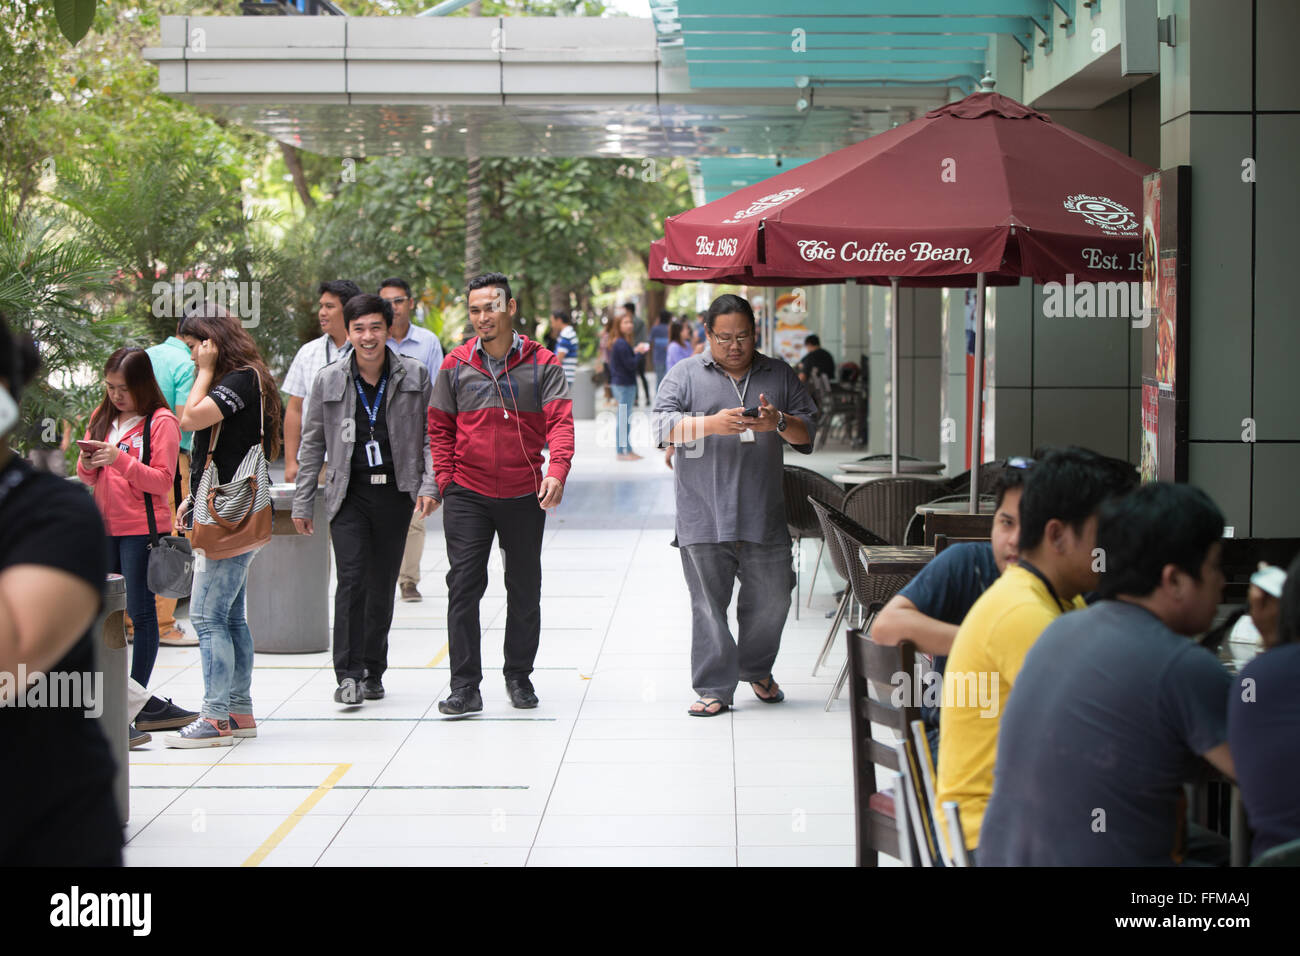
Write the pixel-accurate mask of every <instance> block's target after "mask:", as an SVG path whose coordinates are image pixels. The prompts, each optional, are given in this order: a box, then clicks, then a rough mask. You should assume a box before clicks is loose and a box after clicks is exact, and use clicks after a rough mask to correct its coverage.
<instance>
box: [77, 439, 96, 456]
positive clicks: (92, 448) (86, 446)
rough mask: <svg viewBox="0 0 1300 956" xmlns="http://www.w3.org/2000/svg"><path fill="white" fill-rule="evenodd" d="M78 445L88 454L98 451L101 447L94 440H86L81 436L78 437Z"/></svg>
mask: <svg viewBox="0 0 1300 956" xmlns="http://www.w3.org/2000/svg"><path fill="white" fill-rule="evenodd" d="M77 447H78V448H80V449H81V450H82V452H84V453H85V454H87V455H93V454H94V453H95V452H96V450H97V449H98V448H99V446H98V445H96V444H95V443H94V442H92V441H85V440H84V439H81V438H78V439H77Z"/></svg>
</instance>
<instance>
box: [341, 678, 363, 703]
mask: <svg viewBox="0 0 1300 956" xmlns="http://www.w3.org/2000/svg"><path fill="white" fill-rule="evenodd" d="M334 700H335V702H336V703H339V704H343V705H344V706H346V707H359V706H360V705H361V704H363V703H365V697H364V696H362V693H361V684H360V683H358V682H357V679H356V678H355V677H345V678H343V680H341V681H339V686H338V687H336V688H335V689H334Z"/></svg>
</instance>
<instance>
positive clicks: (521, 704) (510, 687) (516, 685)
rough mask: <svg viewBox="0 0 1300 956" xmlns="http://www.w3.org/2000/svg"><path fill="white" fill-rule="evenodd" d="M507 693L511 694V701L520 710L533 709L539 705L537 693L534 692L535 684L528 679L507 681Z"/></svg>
mask: <svg viewBox="0 0 1300 956" xmlns="http://www.w3.org/2000/svg"><path fill="white" fill-rule="evenodd" d="M506 693H507V694H509V695H510V703H511V705H512V706H514V707H518V708H519V709H520V710H531V709H532V708H534V707H536V706H537V695H536V694H534V693H533V685H532V682H531V681H528V680H508V681H506Z"/></svg>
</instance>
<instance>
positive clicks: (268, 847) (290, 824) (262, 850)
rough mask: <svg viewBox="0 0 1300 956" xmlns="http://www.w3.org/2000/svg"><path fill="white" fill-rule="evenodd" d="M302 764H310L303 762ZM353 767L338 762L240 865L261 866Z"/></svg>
mask: <svg viewBox="0 0 1300 956" xmlns="http://www.w3.org/2000/svg"><path fill="white" fill-rule="evenodd" d="M250 766H251V765H250ZM300 766H310V765H307V764H302V765H300ZM351 769H352V764H350V763H341V764H338V765H337V766H336V767H335V768H334V770H333V771H331V773H330V775H329V776H328V777H326V778H325V780H324V782H323V783H321V785H320V786H319V787H317V788H316V789H315V790H313V791H312V792H311V795H310V796H309V797H307V799H306V800H304V801H303V802H302V803H301V804H299V805H298V809H296V810H294V811H293V813H291V814H289V817H288V819H287V820H285V821H284V822H283V823H281V824H280V825H279V826H278V827H276V828H275V832H274V833H272V834H271V835H270V836H269V837H267V838H266V842H265V843H263V844H262V845H261V846H260V847H258V848H257V850H256V851H255V852H254V853H253V855H252V856H250V857H249V858H248V859H247V860H245V861H244V862H243V863H241V864H240V865H241V866H259V865H260V864H261V862H262V861H263V860H265V859H266V858H267V856H268V855H269V854H270V852H271V851H272V850H274V849H275V848H276V847H277V846H279V845H280V841H281V840H283V839H284V838H285V837H287V836H288V835H289V834H290V833H291V832H293V828H294V827H296V826H297V825H298V824H299V823H301V822H302V818H303V817H305V816H306V815H307V814H308V813H310V812H311V808H312V807H314V806H316V804H318V803H320V801H321V798H323V797H324V796H325V794H327V793H329V792H330V790H331V789H333V787H334V784H336V783H338V782H339V780H340V779H341V778H342V777H343V775H344V774H345V773H347V772H348V771H349V770H351Z"/></svg>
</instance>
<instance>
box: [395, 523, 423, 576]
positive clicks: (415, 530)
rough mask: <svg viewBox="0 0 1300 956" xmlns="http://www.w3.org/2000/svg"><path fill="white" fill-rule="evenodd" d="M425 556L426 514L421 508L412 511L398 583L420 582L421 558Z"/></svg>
mask: <svg viewBox="0 0 1300 956" xmlns="http://www.w3.org/2000/svg"><path fill="white" fill-rule="evenodd" d="M423 556H424V516H423V515H422V514H420V511H419V509H418V508H417V509H416V510H415V511H412V512H411V524H410V527H408V528H407V529H406V550H404V551H403V552H402V570H401V571H400V572H399V573H398V575H397V584H398V586H399V587H400V586H401V585H404V584H414V585H418V584H419V583H420V558H421V557H423Z"/></svg>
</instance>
